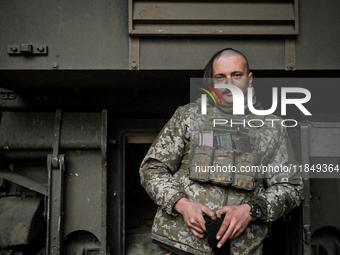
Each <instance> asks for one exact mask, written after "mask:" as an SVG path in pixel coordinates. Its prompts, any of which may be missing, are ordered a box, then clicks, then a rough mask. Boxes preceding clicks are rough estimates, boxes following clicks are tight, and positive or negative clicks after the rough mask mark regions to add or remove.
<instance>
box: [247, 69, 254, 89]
mask: <svg viewBox="0 0 340 255" xmlns="http://www.w3.org/2000/svg"><path fill="white" fill-rule="evenodd" d="M248 78H249V86H248V87H251V86H252V85H253V73H252V72H250V73H249V74H248Z"/></svg>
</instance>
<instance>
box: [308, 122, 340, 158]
mask: <svg viewBox="0 0 340 255" xmlns="http://www.w3.org/2000/svg"><path fill="white" fill-rule="evenodd" d="M309 133H310V147H309V156H310V157H340V146H339V144H340V123H338V122H333V123H332V122H310V125H309Z"/></svg>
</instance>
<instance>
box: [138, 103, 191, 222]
mask: <svg viewBox="0 0 340 255" xmlns="http://www.w3.org/2000/svg"><path fill="white" fill-rule="evenodd" d="M188 107H189V106H183V107H179V108H178V109H177V110H176V112H175V113H174V115H173V116H172V117H171V119H170V120H169V121H168V123H167V124H166V125H165V126H164V127H163V129H162V131H161V132H160V133H159V135H158V137H157V138H156V140H155V141H154V142H153V144H152V145H151V147H150V149H149V151H148V153H147V155H146V156H145V158H144V160H143V161H142V164H141V167H140V170H139V173H140V177H141V184H142V186H143V187H144V189H145V190H146V192H147V193H148V194H149V196H150V197H151V198H152V200H153V201H154V202H155V203H156V204H157V205H158V206H160V207H161V208H162V209H164V210H165V211H166V212H167V213H168V214H172V215H174V216H176V215H177V214H178V213H177V212H176V211H175V210H173V207H174V205H175V203H176V202H177V201H178V200H179V199H181V198H182V197H187V195H186V193H185V192H184V188H183V185H182V184H181V182H180V180H179V179H177V178H175V177H174V176H173V175H174V173H175V172H176V171H177V169H178V167H179V165H180V162H181V159H182V154H183V152H184V148H185V145H186V143H187V142H188V141H189V130H188V129H189V122H190V116H189V115H190V113H189V112H190V111H189V110H188V109H187V108H188Z"/></svg>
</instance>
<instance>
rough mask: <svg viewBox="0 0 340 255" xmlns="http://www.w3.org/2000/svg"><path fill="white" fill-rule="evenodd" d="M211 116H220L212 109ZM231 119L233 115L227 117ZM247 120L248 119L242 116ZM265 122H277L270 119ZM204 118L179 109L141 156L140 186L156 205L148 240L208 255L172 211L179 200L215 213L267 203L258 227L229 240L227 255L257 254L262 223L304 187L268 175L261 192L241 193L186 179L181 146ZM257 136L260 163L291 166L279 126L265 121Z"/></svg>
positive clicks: (290, 204) (295, 177)
mask: <svg viewBox="0 0 340 255" xmlns="http://www.w3.org/2000/svg"><path fill="white" fill-rule="evenodd" d="M213 110H214V115H215V116H219V115H223V117H224V118H226V117H227V116H226V114H225V113H223V114H222V113H220V111H219V109H217V108H216V107H214V108H213ZM228 117H229V118H230V119H231V118H234V116H232V115H229V116H228ZM246 117H247V116H246ZM267 118H269V119H278V117H276V116H274V115H271V116H267ZM204 122H205V116H202V115H200V108H199V107H198V106H197V105H196V104H188V105H185V106H182V107H179V108H178V109H177V111H176V112H175V113H174V115H173V116H172V118H171V119H170V120H169V121H168V123H167V124H166V125H165V126H164V128H163V129H162V131H161V132H160V134H159V136H158V137H157V138H156V140H155V141H154V143H153V144H152V146H151V147H150V149H149V151H148V153H147V155H146V156H145V158H144V160H143V162H142V164H141V168H140V177H141V184H142V185H143V187H144V188H145V190H146V192H147V193H148V194H149V196H150V197H151V198H152V199H153V200H154V202H155V203H156V204H157V205H158V210H157V213H156V216H155V220H154V223H153V228H152V238H153V239H155V240H158V241H160V242H163V243H165V244H168V245H172V246H174V247H176V248H179V249H182V250H184V251H187V252H191V253H193V254H198V255H203V254H212V251H211V248H210V246H209V244H208V242H207V238H203V239H200V238H198V237H196V236H194V235H193V234H192V233H191V231H190V230H189V228H188V227H187V226H186V224H185V222H184V220H183V217H182V215H180V214H178V213H177V212H176V211H175V210H174V205H175V203H176V202H177V201H178V200H179V199H181V198H183V197H187V198H188V199H190V200H192V201H195V202H199V203H202V204H204V205H206V206H208V207H209V208H210V209H211V210H213V211H216V210H218V209H220V208H221V207H223V206H225V205H240V204H243V203H245V202H247V201H249V200H250V198H251V197H252V198H254V197H258V198H261V199H262V200H264V201H266V204H267V208H266V209H267V210H266V211H267V215H266V216H265V217H264V218H263V219H261V222H257V223H251V224H249V225H248V227H247V228H246V229H245V231H244V232H243V233H242V234H241V235H240V236H239V237H238V238H236V239H235V240H231V254H234V255H236V254H262V240H263V239H264V238H265V236H266V233H267V227H266V224H264V223H263V222H268V221H273V220H276V219H278V218H280V217H281V216H283V215H284V214H286V213H288V212H289V211H290V210H292V209H293V208H295V207H297V206H298V205H299V204H300V202H301V200H302V198H303V182H302V179H301V177H300V175H299V174H294V173H289V172H287V173H267V174H266V176H264V177H265V179H264V182H265V184H266V187H267V188H266V189H264V188H263V187H262V186H261V185H257V186H256V187H255V189H254V190H252V191H246V190H241V189H235V188H232V187H221V186H216V185H214V184H211V183H201V182H197V181H192V180H190V179H189V170H188V169H182V168H181V169H180V170H178V169H179V166H180V164H181V160H182V156H183V154H184V151H185V146H186V145H187V144H188V142H189V141H194V142H195V141H197V135H198V132H199V131H200V127H201V126H202V124H203V123H204ZM265 123H266V124H265V126H264V127H262V128H261V131H260V132H258V136H260V137H259V138H260V139H259V140H258V139H257V140H258V141H259V145H258V148H259V150H260V151H259V152H258V155H259V157H260V161H261V163H265V164H271V165H273V166H274V165H277V166H279V165H286V164H289V163H295V160H294V153H293V151H292V148H291V145H290V141H289V138H288V135H287V132H286V130H285V128H283V127H282V126H281V125H280V122H279V121H276V122H274V127H271V122H265Z"/></svg>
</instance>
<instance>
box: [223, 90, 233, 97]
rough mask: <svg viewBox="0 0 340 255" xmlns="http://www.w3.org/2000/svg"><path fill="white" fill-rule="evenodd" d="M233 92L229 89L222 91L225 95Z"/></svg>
mask: <svg viewBox="0 0 340 255" xmlns="http://www.w3.org/2000/svg"><path fill="white" fill-rule="evenodd" d="M232 94H233V93H231V91H230V90H229V89H226V90H224V91H223V92H222V95H227V96H231V95H232Z"/></svg>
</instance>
